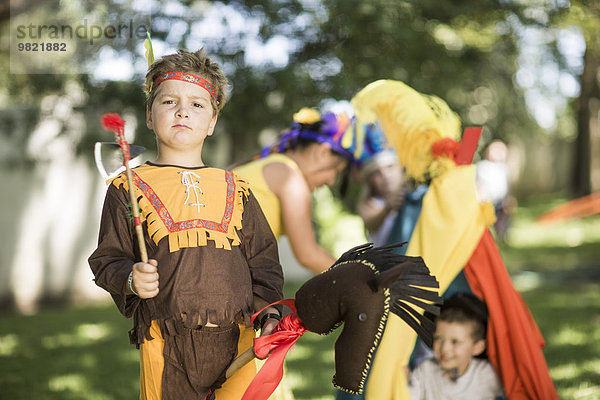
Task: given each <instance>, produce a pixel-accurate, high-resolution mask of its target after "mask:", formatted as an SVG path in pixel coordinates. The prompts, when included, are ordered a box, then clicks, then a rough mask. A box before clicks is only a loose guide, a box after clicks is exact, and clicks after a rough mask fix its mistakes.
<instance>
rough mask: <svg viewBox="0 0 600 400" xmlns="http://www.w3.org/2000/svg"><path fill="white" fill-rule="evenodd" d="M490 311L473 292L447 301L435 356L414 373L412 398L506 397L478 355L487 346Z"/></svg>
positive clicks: (438, 327)
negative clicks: (488, 314) (488, 315)
mask: <svg viewBox="0 0 600 400" xmlns="http://www.w3.org/2000/svg"><path fill="white" fill-rule="evenodd" d="M486 326H487V310H486V308H485V304H484V303H483V302H482V301H481V300H479V299H478V298H477V297H475V296H473V295H470V294H458V295H455V296H453V297H451V298H450V299H448V300H446V301H445V302H444V305H443V306H442V310H441V313H440V316H439V317H438V318H437V320H436V330H435V333H434V336H433V353H434V355H435V359H433V360H432V359H429V360H425V361H423V362H422V363H421V364H420V365H419V366H418V367H417V368H416V369H415V370H414V371H413V372H412V373H411V374H410V380H409V391H410V394H411V397H412V400H446V399H448V400H450V399H453V400H454V399H456V400H458V399H461V400H462V399H469V400H494V399H498V398H500V399H501V398H503V390H502V385H501V383H500V380H499V379H498V376H497V375H496V372H495V371H494V368H493V367H492V365H491V364H490V363H489V361H488V360H485V359H480V358H475V357H476V356H480V355H482V354H483V353H484V351H485V348H486V341H485V337H486Z"/></svg>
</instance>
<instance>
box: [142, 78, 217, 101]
mask: <svg viewBox="0 0 600 400" xmlns="http://www.w3.org/2000/svg"><path fill="white" fill-rule="evenodd" d="M168 79H177V80H178V81H184V82H189V83H193V84H194V85H198V86H200V87H201V88H203V89H205V90H206V91H207V92H208V93H209V94H210V96H211V97H212V98H213V100H214V101H215V103H217V104H219V100H217V93H216V91H215V89H214V88H213V87H212V86H211V85H210V82H208V81H207V80H206V79H204V78H200V77H199V76H196V75H192V74H188V73H185V72H179V71H170V72H167V73H164V74H162V75H160V76H159V77H158V78H156V79H155V80H154V84H153V85H152V86H153V87H152V89H155V88H157V87H158V85H160V84H161V83H163V82H164V81H166V80H168Z"/></svg>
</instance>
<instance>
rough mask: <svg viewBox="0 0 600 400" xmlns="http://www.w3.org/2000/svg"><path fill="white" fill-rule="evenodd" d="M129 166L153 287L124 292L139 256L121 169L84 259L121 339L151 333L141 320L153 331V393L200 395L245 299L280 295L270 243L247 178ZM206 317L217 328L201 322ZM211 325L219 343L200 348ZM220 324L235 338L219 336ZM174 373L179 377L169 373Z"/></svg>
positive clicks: (243, 313)
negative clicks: (106, 297) (120, 320)
mask: <svg viewBox="0 0 600 400" xmlns="http://www.w3.org/2000/svg"><path fill="white" fill-rule="evenodd" d="M133 173H134V185H135V190H136V194H137V198H138V201H139V205H140V209H141V214H142V220H143V227H144V235H145V239H146V247H147V250H148V257H149V258H150V259H155V260H157V261H158V273H159V276H160V277H159V290H160V291H159V294H158V295H157V296H156V297H155V298H152V299H146V300H142V299H140V298H139V297H137V296H135V295H125V290H126V287H127V279H128V276H129V273H130V272H131V271H132V267H133V264H134V263H135V262H136V261H137V260H139V259H140V257H139V254H138V250H137V249H138V246H137V243H136V242H135V232H134V225H133V220H132V216H131V211H130V204H129V197H128V193H127V190H128V185H127V180H126V178H125V177H124V175H123V174H122V175H119V176H118V177H116V178H115V179H114V180H113V181H112V183H111V184H110V186H109V188H108V192H107V194H106V198H105V203H104V208H103V212H102V219H101V225H100V233H99V239H98V248H97V249H96V250H95V251H94V253H93V254H92V255H91V256H90V258H89V263H90V266H91V269H92V271H93V273H94V276H95V281H96V284H97V285H98V286H100V287H102V288H104V289H105V290H107V291H108V292H109V293H110V294H111V296H112V297H113V299H114V302H115V303H116V305H117V307H118V308H119V311H120V312H121V313H122V314H123V315H124V316H125V317H127V318H130V317H133V319H134V326H133V329H132V330H131V331H130V341H131V343H133V344H136V345H138V347H139V345H140V344H143V343H144V342H145V341H146V340H151V339H152V336H151V335H150V327H151V325H153V324H157V326H158V328H160V333H161V334H162V338H164V356H165V361H166V362H165V363H164V364H165V370H164V374H163V378H162V397H163V399H166V398H174V397H175V396H176V397H178V398H184V399H185V398H201V397H198V396H199V395H202V396H205V395H206V394H203V393H205V392H203V390H205V389H206V388H207V387H211V386H212V387H213V388H214V380H215V379H216V380H219V379H221V378H222V376H221V375H222V373H223V372H224V369H225V368H226V367H227V366H228V365H229V363H230V362H231V359H232V358H233V357H234V356H235V354H236V353H237V336H239V329H238V328H237V325H238V324H239V323H245V326H247V327H248V326H250V317H251V315H252V314H253V312H254V311H255V310H254V306H253V296H254V295H256V296H259V297H260V298H262V299H264V300H265V301H267V302H269V303H271V302H274V301H277V300H280V299H281V298H282V296H283V293H282V288H283V272H282V269H281V265H280V264H279V257H278V253H277V242H276V239H275V237H274V236H273V233H272V232H271V229H270V228H269V225H268V223H267V221H266V219H265V217H264V215H263V213H262V211H261V209H260V206H259V205H258V202H257V201H256V199H255V198H254V196H253V194H252V193H251V192H250V190H249V189H248V185H247V183H246V182H245V181H243V180H242V179H240V178H239V177H238V176H236V175H235V174H234V173H232V172H229V171H225V170H221V169H216V168H209V167H199V168H183V167H178V166H171V165H155V164H152V163H146V164H144V165H142V166H140V167H138V168H134V169H133ZM207 321H209V322H210V323H212V324H215V325H218V326H219V328H210V327H206V326H204V325H205V324H206V322H207ZM242 327H243V325H242ZM211 331H216V332H214V335H213V336H214V337H218V338H219V340H216V341H214V340H212V339H211V341H209V343H211V344H212V346H219V347H228V348H219V349H203V348H201V347H202V346H207V345H206V343H207V342H206V340H205V336H206V335H209V336H210V333H211ZM224 331H227V332H230V333H231V334H232V335H234V336H236V339H235V341H234V342H232V341H231V340H230V339H227V340H225V339H223V338H222V336H223V332H224ZM200 332H202V335H204V336H203V338H202V339H200V338H199V337H198V335H199V334H200ZM214 337H213V339H214ZM221 339H222V340H221ZM202 343H204V344H202ZM186 346H188V347H190V348H189V349H187V350H186ZM198 346H200V348H198ZM198 352H200V353H204V354H206V356H205V357H203V356H200V355H199V354H197V353H198ZM190 353H193V354H194V356H193V357H191V358H190V356H189V354H190ZM206 358H211V359H213V360H212V361H211V362H213V361H214V359H222V360H218V361H219V362H218V363H217V364H218V365H216V366H213V367H212V369H214V370H215V371H211V372H210V373H209V372H208V371H205V370H203V368H206V365H207V363H208V362H209V360H207V359H206ZM201 364H204V365H201ZM170 365H172V366H173V368H171V367H169V366H170ZM171 369H175V370H176V371H175V372H173V373H172V371H171ZM182 370H183V374H184V376H183V377H179V378H176V377H175V375H178V374H179V375H181V373H182ZM171 375H173V376H174V377H173V379H171V378H170V376H171ZM181 381H188V382H191V383H190V384H189V386H190V394H189V397H188V396H187V395H185V394H184V393H182V392H181V390H182V389H181V387H180V386H181V385H182V383H181ZM211 382H212V383H211ZM172 389H173V390H174V391H172ZM170 392H172V395H169V393H170ZM181 396H184V397H181Z"/></svg>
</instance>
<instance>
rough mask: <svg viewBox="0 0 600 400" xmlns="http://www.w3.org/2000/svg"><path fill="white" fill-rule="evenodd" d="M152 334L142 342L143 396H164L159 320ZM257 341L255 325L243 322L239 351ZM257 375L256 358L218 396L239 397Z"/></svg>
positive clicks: (155, 399)
mask: <svg viewBox="0 0 600 400" xmlns="http://www.w3.org/2000/svg"><path fill="white" fill-rule="evenodd" d="M150 334H151V335H152V337H153V338H154V339H153V340H147V341H145V342H144V343H142V344H141V345H140V400H161V398H162V395H161V393H162V392H161V390H162V374H163V368H164V358H163V347H164V343H165V341H164V339H163V337H162V334H161V332H160V328H159V327H158V324H157V323H156V321H152V325H151V326H150ZM253 342H254V329H253V328H246V327H245V325H244V324H240V339H239V341H238V354H241V353H243V352H244V351H246V350H247V349H249V348H250V347H251V346H252V344H253ZM255 375H256V365H255V363H254V362H250V363H248V364H246V365H245V366H244V367H242V368H240V369H239V370H238V371H237V372H236V373H235V374H233V375H232V376H231V377H230V378H229V379H227V381H226V382H225V383H224V384H223V386H222V387H221V388H219V389H217V391H216V398H217V400H239V399H241V398H242V395H243V394H244V391H245V390H246V388H247V387H248V385H249V384H250V382H251V381H252V378H254V376H255Z"/></svg>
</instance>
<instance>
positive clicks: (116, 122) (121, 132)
mask: <svg viewBox="0 0 600 400" xmlns="http://www.w3.org/2000/svg"><path fill="white" fill-rule="evenodd" d="M100 120H101V121H102V126H103V127H104V129H106V130H108V131H113V132H114V133H115V138H116V140H117V143H118V144H119V147H121V150H122V151H123V166H124V167H125V174H126V175H127V183H128V184H129V200H130V203H131V211H132V213H133V222H134V224H135V233H136V235H137V239H138V246H139V250H140V256H141V260H142V262H145V263H147V262H148V253H147V252H146V242H145V241H144V232H143V231H142V222H141V218H140V210H139V206H138V202H137V197H136V195H135V187H134V186H133V176H132V174H131V169H130V168H129V160H130V158H131V157H130V155H129V143H127V140H126V139H125V121H124V120H123V118H121V116H120V115H119V114H116V113H113V114H110V113H109V114H104V115H103V116H102V117H101V118H100Z"/></svg>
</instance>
